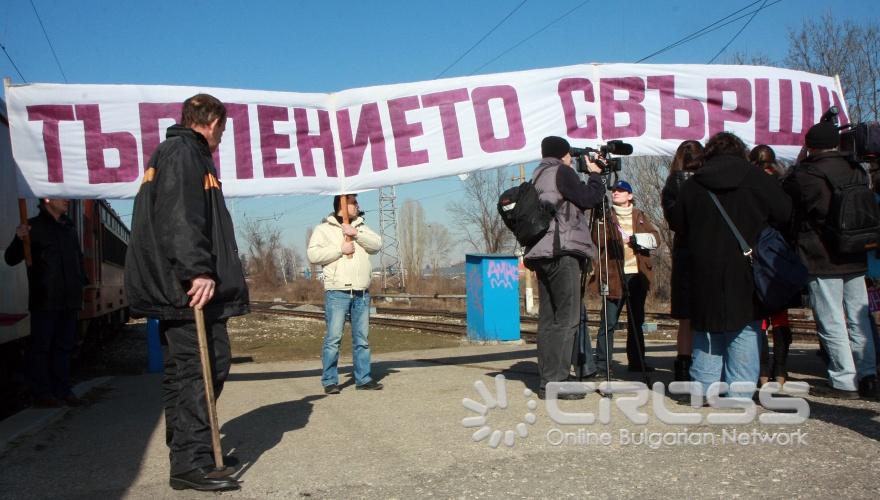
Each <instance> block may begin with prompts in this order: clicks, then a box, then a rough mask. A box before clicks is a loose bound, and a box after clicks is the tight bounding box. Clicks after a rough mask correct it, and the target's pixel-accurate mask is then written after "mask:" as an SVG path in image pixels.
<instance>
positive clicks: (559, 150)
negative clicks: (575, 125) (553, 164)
mask: <svg viewBox="0 0 880 500" xmlns="http://www.w3.org/2000/svg"><path fill="white" fill-rule="evenodd" d="M569 149H571V146H569V144H568V141H566V140H565V139H563V138H562V137H557V136H555V135H551V136H547V137H545V138H544V140H543V141H541V158H556V159H558V160H561V159H562V157H564V156H565V155H567V154H568V150H569Z"/></svg>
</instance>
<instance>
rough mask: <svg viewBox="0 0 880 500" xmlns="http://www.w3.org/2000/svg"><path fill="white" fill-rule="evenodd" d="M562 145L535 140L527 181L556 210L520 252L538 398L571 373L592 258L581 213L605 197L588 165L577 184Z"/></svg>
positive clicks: (557, 140)
mask: <svg viewBox="0 0 880 500" xmlns="http://www.w3.org/2000/svg"><path fill="white" fill-rule="evenodd" d="M569 149H570V147H569V144H568V141H566V140H565V139H563V138H561V137H556V136H549V137H545V138H544V140H543V141H541V156H542V158H543V159H542V160H541V163H540V164H539V165H538V168H537V169H535V172H534V177H533V180H532V182H533V183H534V185H535V190H536V191H538V195H539V197H540V199H541V201H542V202H543V203H547V204H550V205H552V206H554V207H555V208H556V216H555V218H554V219H553V222H552V223H551V224H550V229H548V230H547V233H545V234H544V236H543V237H542V238H541V239H540V240H538V242H537V243H536V244H534V245H533V246H531V247H527V248H526V253H525V257H524V259H525V263H526V266H527V267H528V268H529V269H531V270H533V271H535V275H536V276H537V277H538V285H539V293H540V297H541V298H540V301H541V302H540V312H539V316H538V375H539V377H540V378H541V385H540V388H539V389H538V396H539V397H540V398H542V399H543V398H544V391H545V388H546V387H547V383H548V382H562V381H564V380H566V379H567V378H568V375H569V372H570V370H571V360H572V352H573V349H574V339H575V335H576V333H577V328H578V324H579V323H580V319H581V304H582V302H583V286H582V280H581V276H582V274H583V273H584V270H585V269H586V266H587V260H588V259H592V258H594V257H595V253H596V249H595V247H594V246H593V243H592V241H590V223H589V219H588V218H587V217H586V216H585V215H584V210H588V209H591V208H593V207H595V206H597V205H599V204H600V203H602V200H603V199H604V197H605V186H604V185H603V184H602V178H601V177H600V176H599V173H600V172H601V171H602V169H601V168H600V167H599V165H597V164H595V163H592V162H590V163H588V165H587V168H588V170H589V177H588V179H587V182H586V183H585V182H583V181H581V179H580V177H579V176H578V174H577V173H576V172H575V170H574V168H572V166H571V163H572V162H571V153H570V152H569ZM583 397H584V395H583V394H580V395H578V394H564V393H563V394H560V395H559V398H560V399H581V398H583Z"/></svg>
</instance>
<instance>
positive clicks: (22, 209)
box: [18, 198, 33, 267]
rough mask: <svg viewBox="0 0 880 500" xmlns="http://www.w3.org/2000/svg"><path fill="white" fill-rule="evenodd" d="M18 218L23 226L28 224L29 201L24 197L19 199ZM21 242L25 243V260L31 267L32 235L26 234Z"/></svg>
mask: <svg viewBox="0 0 880 500" xmlns="http://www.w3.org/2000/svg"><path fill="white" fill-rule="evenodd" d="M18 220H19V222H20V223H21V225H22V226H27V223H28V213H27V201H26V200H25V199H24V198H19V199H18ZM21 242H22V244H24V262H25V264H27V266H28V267H31V264H32V263H33V259H32V258H31V235H30V234H26V235H25V236H24V238H22V239H21Z"/></svg>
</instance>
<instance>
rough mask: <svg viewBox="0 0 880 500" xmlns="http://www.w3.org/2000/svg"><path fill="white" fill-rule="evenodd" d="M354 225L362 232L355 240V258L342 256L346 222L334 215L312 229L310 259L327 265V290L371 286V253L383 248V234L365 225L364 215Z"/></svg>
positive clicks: (325, 282)
mask: <svg viewBox="0 0 880 500" xmlns="http://www.w3.org/2000/svg"><path fill="white" fill-rule="evenodd" d="M351 226H352V227H354V228H355V229H357V232H358V234H357V236H355V237H354V239H353V243H354V254H352V258H351V259H349V258H348V257H346V256H345V255H342V242H343V240H344V238H343V234H342V224H340V223H339V222H338V221H337V220H336V217H335V216H334V215H333V214H330V215H329V216H327V218H326V219H324V222H322V223H321V224H318V226H317V227H315V230H314V231H312V237H311V239H309V248H308V251H307V252H306V253H307V254H308V257H309V262H311V263H312V264H321V266H323V268H324V289H325V290H366V289H368V288H369V287H370V274H371V266H370V255H373V254H375V253H377V252H378V251H379V250H380V249H381V248H382V237H381V236H379V235H378V234H376V233H375V232H373V231H372V230H371V229H370V228H368V227H367V225H366V224H364V219H363V217H357V218H356V219H354V220H353V221H352V222H351Z"/></svg>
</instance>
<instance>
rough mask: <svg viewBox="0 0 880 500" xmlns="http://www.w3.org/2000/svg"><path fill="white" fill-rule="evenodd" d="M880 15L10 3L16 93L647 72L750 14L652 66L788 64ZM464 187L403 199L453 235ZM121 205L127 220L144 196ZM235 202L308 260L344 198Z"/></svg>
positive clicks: (640, 6)
mask: <svg viewBox="0 0 880 500" xmlns="http://www.w3.org/2000/svg"><path fill="white" fill-rule="evenodd" d="M750 4H754V5H752V6H751V7H749V5H750ZM762 5H763V7H764V8H763V9H761V10H758V11H757V13H756V14H755V15H754V16H752V15H751V14H748V13H749V12H751V11H755V10H757V9H758V8H759V7H761V6H762ZM844 6H845V8H844ZM876 6H877V1H876V0H850V1H848V2H845V3H842V2H834V1H830V0H827V1H821V0H767V1H763V0H761V1H758V2H753V1H752V0H737V1H716V2H706V1H704V0H692V1H675V0H666V1H660V0H657V1H647V0H643V1H639V0H617V1H614V2H610V1H604V2H603V1H600V0H587V1H584V0H558V1H554V0H525V1H523V0H503V1H502V0H487V1H474V0H469V1H458V0H454V1H439V2H438V1H435V2H421V1H417V0H409V1H397V0H394V1H363V0H362V1H333V0H323V1H321V2H305V1H260V0H252V1H250V2H240V1H231V0H175V1H166V0H152V1H149V2H144V1H134V0H116V1H113V2H107V1H97V0H77V1H73V2H71V1H49V0H2V1H0V46H2V49H3V51H2V53H0V76H2V77H10V78H11V79H12V81H13V82H14V83H78V84H88V83H94V84H114V83H118V84H141V85H150V84H162V85H193V86H205V87H225V88H240V89H256V90H277V91H288V92H335V91H339V90H344V89H351V88H358V87H367V86H372V85H385V84H392V83H405V82H415V81H424V80H435V79H438V78H447V77H457V76H468V75H473V74H488V73H500V72H506V71H520V70H530V69H539V68H550V67H556V66H566V65H571V64H581V63H590V62H600V63H615V62H629V63H632V62H637V61H640V60H641V59H643V58H645V57H646V56H649V55H651V54H653V53H654V52H656V51H658V50H660V49H662V48H664V47H667V46H668V45H670V44H672V43H673V42H675V41H677V40H679V39H681V38H682V37H684V36H686V35H689V34H691V33H694V32H696V31H698V30H700V29H701V28H703V27H704V26H707V25H709V24H711V23H713V22H715V21H716V20H719V19H721V18H723V17H725V16H727V15H728V14H731V13H733V12H734V11H737V10H739V9H743V8H746V7H748V8H747V9H746V10H743V11H742V13H740V14H738V15H737V16H734V17H738V16H742V15H743V14H748V15H745V17H743V18H742V19H740V20H737V21H735V22H732V23H730V24H728V25H727V26H724V27H722V28H720V29H717V30H714V31H711V32H709V33H707V34H704V35H703V36H700V37H699V38H697V39H695V40H693V41H690V42H688V43H684V44H682V45H680V46H678V47H675V48H673V49H671V50H668V51H666V52H663V53H660V54H657V55H655V56H652V57H650V58H649V59H647V60H645V61H644V62H646V63H683V64H707V63H709V62H710V61H714V62H715V63H725V62H729V61H730V57H731V55H732V54H734V53H741V54H745V55H747V56H758V55H760V56H765V57H768V58H769V59H770V60H773V61H779V62H780V65H781V61H783V60H784V58H785V55H786V52H787V49H788V33H789V30H796V29H798V28H799V27H800V26H801V25H802V23H803V21H804V20H805V19H808V18H816V19H818V18H819V17H820V16H822V15H823V14H824V13H827V12H832V13H833V14H834V16H835V17H836V18H837V19H838V20H843V19H852V20H854V21H856V22H860V21H861V20H863V19H877V17H878V14H877V8H876ZM844 84H845V83H844ZM511 173H513V171H511ZM513 182H514V181H511V185H513ZM462 188H463V185H462V182H461V180H459V178H458V177H451V178H443V179H436V180H431V181H423V182H417V183H411V184H405V185H400V186H398V187H397V197H398V198H397V204H398V207H399V206H401V205H402V204H403V202H404V200H406V199H415V200H419V201H420V202H421V204H422V206H423V207H424V209H425V214H426V218H427V222H429V223H432V224H443V225H445V226H446V227H447V228H449V229H450V231H452V232H455V231H456V230H457V229H458V228H457V224H456V221H455V220H453V219H452V217H451V216H450V215H449V213H448V212H447V209H446V208H447V206H448V204H449V203H450V202H453V201H456V200H460V199H461V196H462V193H463V190H462ZM359 201H360V204H361V207H362V209H363V210H365V211H367V215H366V219H367V223H368V225H370V226H371V227H373V228H374V229H376V230H377V231H378V230H379V227H378V226H379V217H378V213H377V212H376V210H377V209H378V192H377V191H372V192H367V193H362V194H361V195H360V196H359ZM112 204H113V206H114V208H116V210H117V212H119V214H120V215H122V216H123V219H124V220H125V221H126V223H128V222H129V221H130V216H131V205H132V204H131V201H129V200H117V201H113V202H112ZM230 205H231V207H230V208H231V209H232V212H233V217H234V218H235V223H236V226H237V227H238V228H240V227H242V226H243V224H244V218H245V217H247V218H251V219H260V220H262V221H264V224H270V225H275V226H276V227H277V228H278V229H279V230H281V231H282V238H283V240H284V242H285V244H286V245H287V246H292V247H294V248H296V249H297V250H298V251H299V252H300V253H301V254H304V249H305V235H306V231H307V229H308V228H309V227H312V226H314V225H316V224H317V223H318V222H320V220H321V218H323V217H324V216H326V215H327V214H328V213H329V212H330V211H331V198H330V197H327V196H316V195H309V196H305V195H301V196H275V197H261V198H238V199H234V200H230ZM239 243H240V244H239V246H240V247H241V248H245V245H243V244H242V243H243V242H242V241H240V242H239ZM469 250H470V249H467V248H465V247H463V246H461V247H460V248H459V249H458V250H456V251H455V252H453V254H452V255H451V256H450V259H449V260H450V261H461V260H463V259H464V253H465V252H466V251H469Z"/></svg>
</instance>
